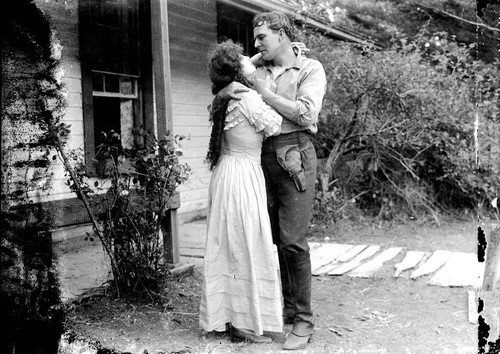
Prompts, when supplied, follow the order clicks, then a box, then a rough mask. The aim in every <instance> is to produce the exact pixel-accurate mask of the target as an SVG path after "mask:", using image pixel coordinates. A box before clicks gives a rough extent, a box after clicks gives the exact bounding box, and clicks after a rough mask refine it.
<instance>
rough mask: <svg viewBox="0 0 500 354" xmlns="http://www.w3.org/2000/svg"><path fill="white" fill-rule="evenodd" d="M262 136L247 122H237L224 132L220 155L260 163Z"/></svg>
mask: <svg viewBox="0 0 500 354" xmlns="http://www.w3.org/2000/svg"><path fill="white" fill-rule="evenodd" d="M263 140H264V135H263V134H262V133H259V132H257V131H255V128H254V127H253V126H252V125H251V124H250V122H249V121H248V120H244V121H241V122H239V123H238V124H237V125H235V126H234V127H232V128H230V129H228V130H226V131H225V132H224V141H223V145H222V153H223V154H225V155H232V156H241V157H247V158H251V159H254V160H256V161H258V162H259V163H260V154H261V148H262V141H263Z"/></svg>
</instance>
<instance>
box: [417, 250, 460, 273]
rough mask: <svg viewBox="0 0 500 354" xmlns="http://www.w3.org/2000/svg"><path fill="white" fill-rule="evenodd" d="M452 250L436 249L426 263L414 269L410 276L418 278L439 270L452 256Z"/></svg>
mask: <svg viewBox="0 0 500 354" xmlns="http://www.w3.org/2000/svg"><path fill="white" fill-rule="evenodd" d="M451 253H452V252H451V251H443V250H437V251H435V252H434V253H433V254H432V255H431V256H430V257H429V259H428V260H427V261H425V263H424V264H422V265H421V266H420V267H418V268H417V269H416V270H414V271H413V273H412V274H411V276H410V278H411V279H416V278H418V277H421V276H423V275H427V274H430V273H433V272H435V271H436V270H438V269H439V268H440V267H441V266H442V265H443V264H445V263H446V261H447V260H448V259H449V258H450V256H451Z"/></svg>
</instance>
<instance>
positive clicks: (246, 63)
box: [240, 55, 256, 79]
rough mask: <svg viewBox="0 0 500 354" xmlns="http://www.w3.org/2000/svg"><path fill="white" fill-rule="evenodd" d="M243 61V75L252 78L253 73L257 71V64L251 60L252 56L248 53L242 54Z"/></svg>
mask: <svg viewBox="0 0 500 354" xmlns="http://www.w3.org/2000/svg"><path fill="white" fill-rule="evenodd" d="M240 63H241V75H243V76H244V77H245V78H246V79H251V77H252V76H253V74H254V73H255V70H256V69H255V66H254V65H253V64H252V62H251V61H250V57H248V56H246V55H241V56H240Z"/></svg>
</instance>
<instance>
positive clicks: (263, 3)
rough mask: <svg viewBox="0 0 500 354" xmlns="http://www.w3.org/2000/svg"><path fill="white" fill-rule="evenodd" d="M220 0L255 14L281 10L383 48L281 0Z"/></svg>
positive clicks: (333, 34)
mask: <svg viewBox="0 0 500 354" xmlns="http://www.w3.org/2000/svg"><path fill="white" fill-rule="evenodd" d="M219 1H220V2H222V3H225V4H228V5H231V6H235V7H237V8H240V9H242V10H245V11H248V12H251V13H254V14H256V13H258V12H261V11H263V10H265V11H281V12H283V13H285V14H287V15H288V16H290V17H292V18H294V19H295V21H296V22H298V23H302V24H306V25H308V26H311V27H312V28H315V29H318V30H320V31H322V32H324V33H325V34H327V35H329V36H331V37H334V38H337V39H341V40H344V41H349V42H354V43H358V44H361V45H366V46H369V47H374V48H376V49H382V47H381V46H380V45H378V44H376V43H374V42H370V41H367V40H365V39H363V38H360V37H357V36H355V35H352V34H350V33H346V32H344V31H342V30H339V29H337V28H335V27H331V26H328V25H326V24H324V23H321V22H319V21H317V20H315V19H312V18H309V17H305V16H303V15H301V14H299V13H297V12H296V11H295V10H294V8H293V7H292V6H290V5H289V4H286V3H284V2H281V1H280V2H277V1H274V0H219Z"/></svg>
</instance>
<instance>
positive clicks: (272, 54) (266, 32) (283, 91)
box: [219, 11, 326, 350]
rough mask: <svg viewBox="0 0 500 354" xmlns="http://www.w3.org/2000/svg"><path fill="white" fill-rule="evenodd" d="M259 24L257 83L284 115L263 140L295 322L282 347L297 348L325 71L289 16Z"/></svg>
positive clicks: (306, 326) (307, 317)
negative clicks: (305, 52) (308, 53)
mask: <svg viewBox="0 0 500 354" xmlns="http://www.w3.org/2000/svg"><path fill="white" fill-rule="evenodd" d="M253 26H254V40H255V47H256V48H257V49H258V51H259V53H260V54H261V55H262V60H263V63H262V65H261V66H259V67H258V68H257V72H256V76H255V84H254V85H255V86H254V88H255V89H256V90H257V91H258V92H259V94H260V95H261V96H262V98H263V99H264V101H265V102H266V103H267V104H269V105H270V106H272V107H273V108H274V109H275V110H277V111H278V112H279V113H280V114H281V115H282V116H283V118H284V119H283V124H282V127H281V134H280V135H278V136H274V137H270V138H267V139H266V140H264V144H263V147H262V167H263V169H264V176H265V178H266V190H267V199H268V211H269V215H270V217H271V227H272V230H273V239H274V240H273V241H274V243H275V244H276V245H277V247H278V256H279V263H280V270H281V283H282V292H283V300H284V309H283V317H284V321H285V324H293V327H292V330H291V332H290V333H289V335H288V337H287V339H286V341H285V344H284V346H283V349H286V350H298V349H304V348H305V347H306V346H307V344H308V342H309V340H310V338H311V336H312V334H313V331H314V324H313V322H312V318H313V313H312V309H311V259H310V254H309V245H308V243H307V239H306V233H307V231H308V228H309V223H310V220H311V216H312V205H313V199H314V194H315V183H316V151H315V149H314V146H313V144H312V143H311V141H310V135H311V134H314V133H316V132H317V121H318V114H319V112H320V110H321V105H322V102H323V97H324V95H325V92H326V75H325V71H324V69H323V66H322V65H321V63H320V62H318V61H317V60H314V59H310V58H306V57H304V56H302V55H301V54H300V50H299V51H298V52H296V51H295V50H294V48H293V47H292V40H293V39H294V34H293V32H294V31H293V26H292V25H291V23H290V20H289V18H288V17H287V16H286V15H285V14H283V13H281V12H277V11H273V12H267V13H261V14H257V15H256V16H255V17H254V19H253ZM269 81H270V82H271V85H269ZM239 91H244V89H243V88H240V87H239V86H238V85H235V84H231V85H229V86H228V87H227V88H226V89H224V90H222V91H221V92H220V93H219V96H220V97H221V98H222V97H224V98H227V97H228V96H230V97H233V98H235V97H236V96H235V95H236V93H237V92H239Z"/></svg>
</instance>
